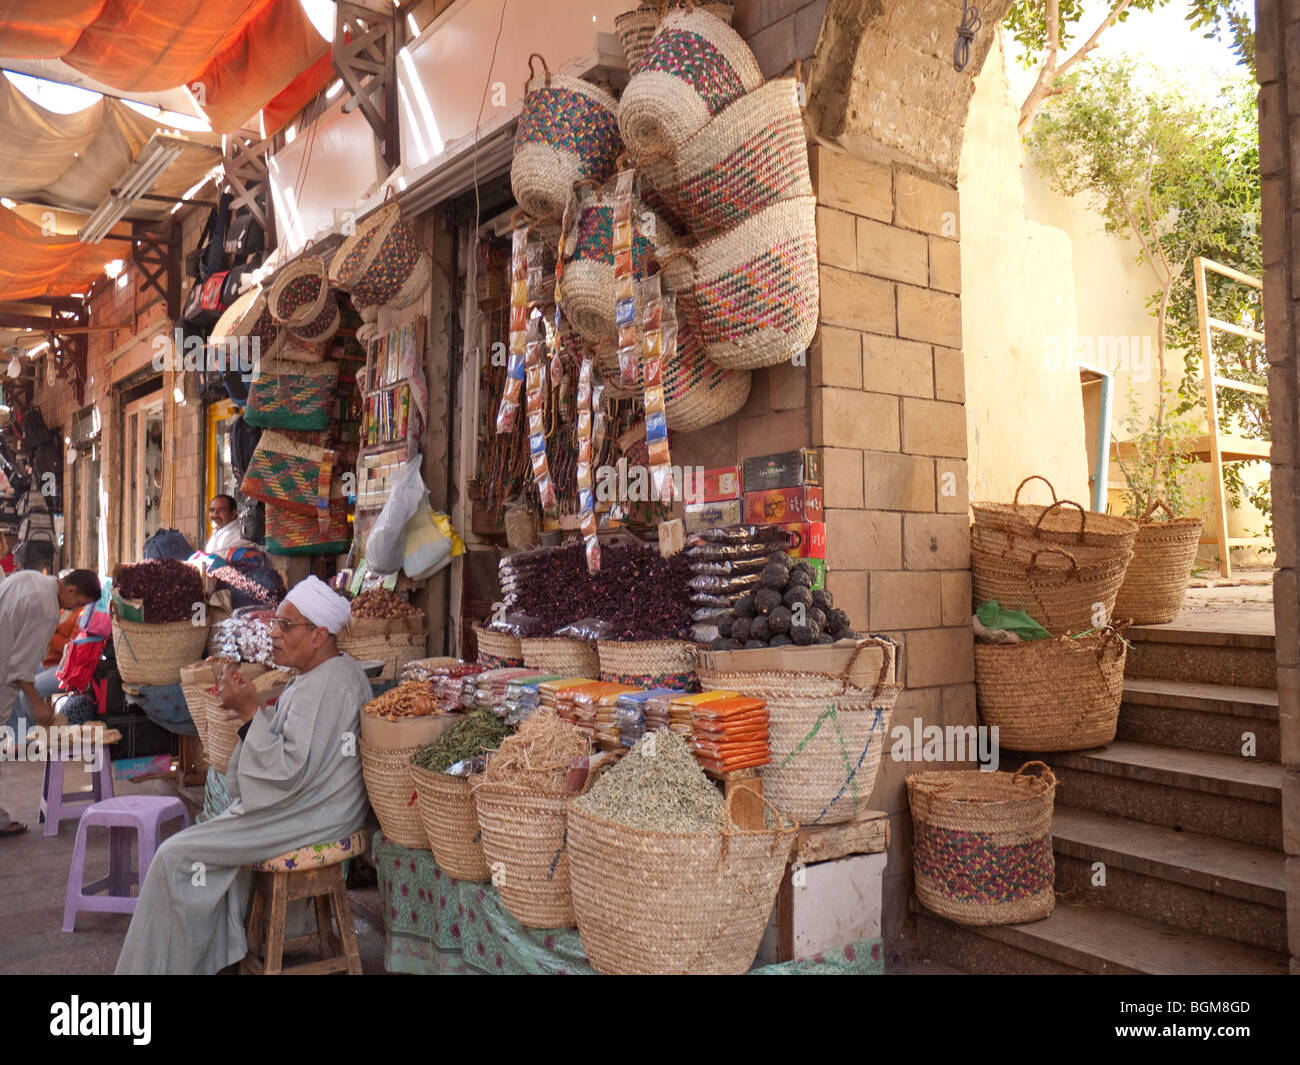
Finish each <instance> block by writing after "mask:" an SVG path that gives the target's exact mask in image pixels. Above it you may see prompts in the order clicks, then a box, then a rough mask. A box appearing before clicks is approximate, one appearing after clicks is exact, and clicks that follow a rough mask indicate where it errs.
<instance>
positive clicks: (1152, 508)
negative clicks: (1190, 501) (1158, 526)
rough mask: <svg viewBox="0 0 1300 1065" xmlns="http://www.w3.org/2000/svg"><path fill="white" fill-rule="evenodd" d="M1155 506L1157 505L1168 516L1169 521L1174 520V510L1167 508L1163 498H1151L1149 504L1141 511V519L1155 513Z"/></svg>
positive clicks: (1167, 505)
mask: <svg viewBox="0 0 1300 1065" xmlns="http://www.w3.org/2000/svg"><path fill="white" fill-rule="evenodd" d="M1156 507H1159V508H1160V509H1161V510H1163V511H1164V512H1165V514H1166V515H1167V516H1168V518H1169V520H1170V521H1173V520H1174V512H1173V511H1172V510H1170V509H1169V504H1167V503H1166V502H1165V501H1164V500H1163V499H1153V500H1151V505H1150V506H1149V507H1147V509H1146V510H1144V511H1143V512H1142V519H1141V520H1143V521H1145V520H1146V519H1147V518H1149V517H1151V515H1152V514H1154V513H1155V509H1156Z"/></svg>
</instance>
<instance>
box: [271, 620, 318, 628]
mask: <svg viewBox="0 0 1300 1065" xmlns="http://www.w3.org/2000/svg"><path fill="white" fill-rule="evenodd" d="M297 625H306V626H307V627H308V628H309V629H317V628H320V626H319V625H313V624H312V623H311V622H310V621H290V620H289V619H288V618H272V619H271V620H270V621H268V622H267V623H266V626H267V628H269V629H280V630H281V631H283V630H284V629H292V628H294V627H295V626H297Z"/></svg>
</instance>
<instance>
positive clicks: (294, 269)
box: [266, 255, 330, 329]
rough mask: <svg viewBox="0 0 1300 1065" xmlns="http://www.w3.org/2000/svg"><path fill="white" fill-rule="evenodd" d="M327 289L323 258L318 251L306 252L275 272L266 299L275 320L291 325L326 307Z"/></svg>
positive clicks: (294, 325)
mask: <svg viewBox="0 0 1300 1065" xmlns="http://www.w3.org/2000/svg"><path fill="white" fill-rule="evenodd" d="M329 292H330V288H329V277H328V275H327V274H326V273H325V263H324V261H323V260H322V259H321V258H320V257H319V256H317V255H307V256H303V257H302V258H300V259H296V260H295V261H294V262H291V263H290V264H289V265H288V266H286V267H284V268H283V269H282V270H280V272H279V273H277V274H276V276H275V280H274V281H272V282H271V290H270V291H269V292H268V293H267V297H266V300H267V305H268V307H269V308H270V311H271V317H272V318H273V319H275V321H276V323H277V324H279V325H283V326H286V327H288V328H290V329H292V328H295V327H298V326H304V325H307V324H308V323H309V322H311V321H313V320H314V319H315V318H317V317H318V316H319V315H320V313H321V311H323V310H324V309H325V300H326V298H327V297H328V296H329Z"/></svg>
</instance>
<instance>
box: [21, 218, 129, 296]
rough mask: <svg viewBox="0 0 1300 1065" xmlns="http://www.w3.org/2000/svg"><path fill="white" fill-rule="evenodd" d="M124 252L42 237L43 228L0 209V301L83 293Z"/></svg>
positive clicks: (65, 237) (68, 237)
mask: <svg viewBox="0 0 1300 1065" xmlns="http://www.w3.org/2000/svg"><path fill="white" fill-rule="evenodd" d="M125 248H126V246H125V245H122V244H120V243H118V242H116V241H115V242H114V243H113V244H112V245H103V244H100V245H95V244H82V243H81V242H80V241H79V240H77V238H76V235H75V234H69V235H57V234H56V235H54V236H49V237H47V236H43V235H42V234H41V227H40V226H37V225H33V224H32V223H31V222H28V221H27V220H26V219H24V218H20V217H19V216H18V215H17V214H16V213H15V212H13V211H11V210H9V209H8V208H7V207H3V206H0V301H4V300H25V299H32V298H34V297H39V296H68V295H71V294H72V293H74V292H84V291H86V288H87V287H88V286H89V285H90V283H91V282H93V281H94V280H95V279H96V278H97V277H98V276H99V275H100V274H102V273H103V272H104V264H105V263H107V262H108V261H109V260H110V259H113V258H115V257H119V256H122V255H123V253H124V251H125Z"/></svg>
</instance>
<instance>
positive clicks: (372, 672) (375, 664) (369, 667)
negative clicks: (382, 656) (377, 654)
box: [357, 658, 387, 680]
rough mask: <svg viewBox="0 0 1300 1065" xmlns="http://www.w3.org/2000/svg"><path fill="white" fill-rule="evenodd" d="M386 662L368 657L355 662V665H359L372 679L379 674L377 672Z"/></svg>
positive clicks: (382, 668)
mask: <svg viewBox="0 0 1300 1065" xmlns="http://www.w3.org/2000/svg"><path fill="white" fill-rule="evenodd" d="M386 664H387V663H385V662H383V661H382V660H380V661H376V660H375V659H373V658H368V659H365V660H364V661H361V662H358V663H357V665H359V666H360V667H361V668H362V669H364V670H365V671H366V676H367V677H369V678H370V679H371V680H374V679H375V678H376V677H378V676H379V674H381V673H382V672H383V671H384V666H385V665H386Z"/></svg>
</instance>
